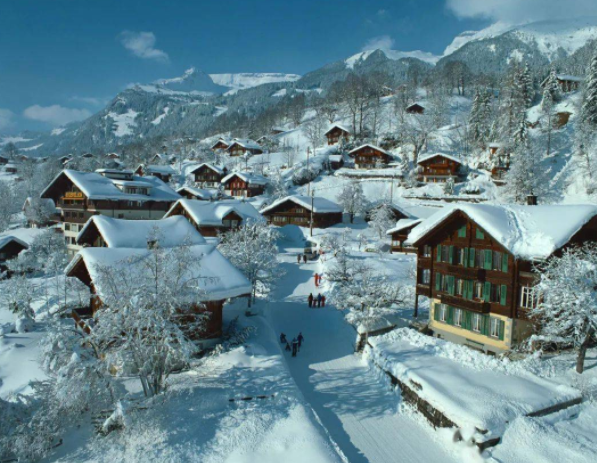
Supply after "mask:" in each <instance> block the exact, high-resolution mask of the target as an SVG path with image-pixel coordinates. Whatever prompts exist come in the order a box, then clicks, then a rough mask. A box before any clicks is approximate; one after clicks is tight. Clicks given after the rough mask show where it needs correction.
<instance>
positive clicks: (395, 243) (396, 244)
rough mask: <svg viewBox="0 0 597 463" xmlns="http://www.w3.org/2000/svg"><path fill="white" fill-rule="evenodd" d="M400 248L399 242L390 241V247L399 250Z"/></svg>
mask: <svg viewBox="0 0 597 463" xmlns="http://www.w3.org/2000/svg"><path fill="white" fill-rule="evenodd" d="M400 246H401V242H400V241H399V240H392V247H393V248H399V247H400Z"/></svg>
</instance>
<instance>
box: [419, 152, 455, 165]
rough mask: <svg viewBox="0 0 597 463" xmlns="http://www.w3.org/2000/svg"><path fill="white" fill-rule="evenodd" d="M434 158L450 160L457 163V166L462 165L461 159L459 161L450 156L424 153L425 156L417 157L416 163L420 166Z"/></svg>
mask: <svg viewBox="0 0 597 463" xmlns="http://www.w3.org/2000/svg"><path fill="white" fill-rule="evenodd" d="M436 156H441V157H442V158H446V159H450V160H452V161H454V162H457V163H458V164H462V159H460V158H459V157H457V156H454V155H452V154H447V153H425V154H422V155H421V156H419V160H418V161H417V164H421V163H422V162H424V161H427V160H429V159H432V158H434V157H436Z"/></svg>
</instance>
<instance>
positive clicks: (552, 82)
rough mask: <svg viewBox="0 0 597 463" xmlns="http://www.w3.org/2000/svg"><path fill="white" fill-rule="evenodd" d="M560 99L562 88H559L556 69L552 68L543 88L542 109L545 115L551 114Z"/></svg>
mask: <svg viewBox="0 0 597 463" xmlns="http://www.w3.org/2000/svg"><path fill="white" fill-rule="evenodd" d="M559 98H560V87H559V86H558V77H557V74H556V70H555V68H551V71H550V72H549V76H548V77H547V79H546V81H545V85H544V87H543V100H542V102H541V108H542V109H543V111H544V112H545V113H549V112H550V111H551V109H552V108H553V105H554V103H555V102H557V101H558V100H559Z"/></svg>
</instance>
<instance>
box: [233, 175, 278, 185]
mask: <svg viewBox="0 0 597 463" xmlns="http://www.w3.org/2000/svg"><path fill="white" fill-rule="evenodd" d="M235 175H236V176H238V177H239V178H241V179H242V180H244V181H245V182H247V183H248V184H249V185H267V184H268V183H269V180H268V179H267V178H265V177H263V176H261V175H257V174H254V173H252V172H232V173H230V174H228V175H226V177H224V178H223V179H222V183H226V182H228V180H230V179H231V178H233V177H234V176H235Z"/></svg>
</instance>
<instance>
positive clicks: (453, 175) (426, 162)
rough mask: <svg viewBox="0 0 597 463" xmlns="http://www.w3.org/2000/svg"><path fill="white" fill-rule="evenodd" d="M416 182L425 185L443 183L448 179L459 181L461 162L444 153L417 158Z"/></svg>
mask: <svg viewBox="0 0 597 463" xmlns="http://www.w3.org/2000/svg"><path fill="white" fill-rule="evenodd" d="M417 165H418V168H417V174H418V175H417V180H418V181H419V182H425V183H443V182H447V181H448V179H452V180H454V181H457V180H459V179H460V175H461V172H460V171H461V168H462V161H461V160H460V159H458V158H457V157H456V156H453V155H451V154H445V153H429V154H423V155H420V156H419V160H418V161H417Z"/></svg>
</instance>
